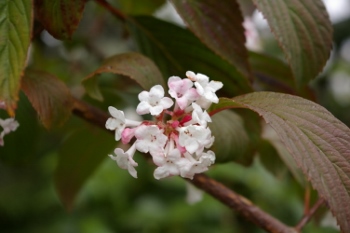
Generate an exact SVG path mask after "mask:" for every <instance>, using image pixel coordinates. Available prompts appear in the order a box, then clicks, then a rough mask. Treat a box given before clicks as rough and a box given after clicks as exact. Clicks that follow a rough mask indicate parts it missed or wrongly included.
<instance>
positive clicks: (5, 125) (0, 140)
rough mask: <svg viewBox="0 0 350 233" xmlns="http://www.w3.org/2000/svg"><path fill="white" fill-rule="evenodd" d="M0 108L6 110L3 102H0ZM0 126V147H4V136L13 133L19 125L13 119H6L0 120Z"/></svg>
mask: <svg viewBox="0 0 350 233" xmlns="http://www.w3.org/2000/svg"><path fill="white" fill-rule="evenodd" d="M0 108H2V109H5V108H6V105H5V102H3V101H0ZM0 126H1V128H2V131H1V133H0V146H4V137H5V135H7V134H9V133H10V132H12V131H15V130H16V129H17V128H18V126H19V123H18V122H17V121H16V120H15V119H14V118H7V119H5V120H3V119H1V118H0Z"/></svg>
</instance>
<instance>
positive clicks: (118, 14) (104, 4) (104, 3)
mask: <svg viewBox="0 0 350 233" xmlns="http://www.w3.org/2000/svg"><path fill="white" fill-rule="evenodd" d="M95 2H97V3H98V4H100V5H101V6H102V7H104V8H106V9H107V10H108V11H109V12H111V13H112V14H113V15H114V16H116V17H117V18H118V19H120V20H121V21H123V22H124V21H125V20H126V17H125V15H124V14H123V13H122V12H120V11H119V10H118V9H116V8H115V7H113V6H112V5H111V4H109V3H108V2H107V1H106V0H95Z"/></svg>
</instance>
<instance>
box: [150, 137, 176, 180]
mask: <svg viewBox="0 0 350 233" xmlns="http://www.w3.org/2000/svg"><path fill="white" fill-rule="evenodd" d="M180 160H181V153H180V151H179V150H178V149H177V148H175V147H174V141H173V140H170V141H169V142H168V143H167V145H166V148H165V153H164V154H159V155H155V156H153V162H154V163H155V164H156V165H157V166H158V167H157V168H156V170H154V174H153V175H154V178H156V179H157V180H159V179H162V178H165V177H168V176H175V175H180V170H179V168H178V165H177V163H178V161H180Z"/></svg>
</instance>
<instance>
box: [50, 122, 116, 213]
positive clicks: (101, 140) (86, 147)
mask: <svg viewBox="0 0 350 233" xmlns="http://www.w3.org/2000/svg"><path fill="white" fill-rule="evenodd" d="M114 145H115V141H114V137H113V136H111V134H109V133H108V132H106V131H105V130H101V129H99V128H96V127H94V128H91V127H89V126H88V125H87V124H83V125H81V128H79V129H76V131H74V132H73V133H71V134H70V135H69V136H68V137H67V138H66V140H64V141H63V144H62V146H61V147H60V150H59V154H60V157H59V162H58V166H57V168H56V171H55V174H54V180H55V185H56V189H57V192H58V194H59V196H60V199H61V201H62V203H63V204H64V206H65V207H66V208H67V209H68V210H70V209H72V207H73V202H74V199H75V197H76V195H77V194H78V192H79V190H80V189H81V188H82V186H83V184H84V183H85V181H86V180H87V178H88V177H89V176H90V175H91V174H92V173H93V172H94V171H95V169H96V168H97V167H98V165H99V164H100V163H101V162H102V160H103V159H105V158H107V157H108V156H107V155H108V153H109V152H111V151H112V149H113V146H114Z"/></svg>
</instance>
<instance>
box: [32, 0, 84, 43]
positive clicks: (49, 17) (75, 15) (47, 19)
mask: <svg viewBox="0 0 350 233" xmlns="http://www.w3.org/2000/svg"><path fill="white" fill-rule="evenodd" d="M85 2H86V0H35V13H36V18H37V19H38V20H39V21H40V23H41V24H42V25H43V26H44V27H45V29H46V30H47V31H48V32H49V33H50V34H51V35H52V36H54V37H55V38H57V39H61V40H65V39H70V38H71V36H72V35H73V33H74V31H75V29H77V27H78V25H79V22H80V19H81V17H82V15H83V11H84V6H85Z"/></svg>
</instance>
